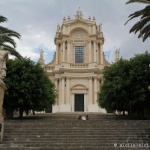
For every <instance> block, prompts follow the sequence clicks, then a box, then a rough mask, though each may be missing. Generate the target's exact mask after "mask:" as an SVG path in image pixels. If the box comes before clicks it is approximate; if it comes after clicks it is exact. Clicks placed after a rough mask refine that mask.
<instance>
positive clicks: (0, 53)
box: [0, 46, 9, 79]
mask: <svg viewBox="0 0 150 150" xmlns="http://www.w3.org/2000/svg"><path fill="white" fill-rule="evenodd" d="M8 54H9V52H8V51H5V50H4V47H3V46H0V78H1V79H3V78H4V77H5V76H6V69H7V68H6V61H7V59H8Z"/></svg>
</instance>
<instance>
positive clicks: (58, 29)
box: [57, 24, 60, 32]
mask: <svg viewBox="0 0 150 150" xmlns="http://www.w3.org/2000/svg"><path fill="white" fill-rule="evenodd" d="M57 32H60V25H59V24H58V25H57Z"/></svg>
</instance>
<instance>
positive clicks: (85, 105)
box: [84, 93, 87, 112]
mask: <svg viewBox="0 0 150 150" xmlns="http://www.w3.org/2000/svg"><path fill="white" fill-rule="evenodd" d="M84 112H87V93H85V94H84Z"/></svg>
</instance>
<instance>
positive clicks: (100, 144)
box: [0, 113, 150, 150]
mask: <svg viewBox="0 0 150 150" xmlns="http://www.w3.org/2000/svg"><path fill="white" fill-rule="evenodd" d="M81 115H84V113H82V114H81ZM88 115H89V120H87V121H82V120H77V116H78V113H69V114H68V113H56V114H37V115H35V116H25V117H24V118H23V119H21V120H20V119H17V118H16V119H13V120H5V125H4V140H3V142H1V143H0V150H4V149H5V150H30V149H36V150H55V149H60V150H69V149H71V150H78V149H79V150H92V149H95V150H96V149H97V150H116V149H117V150H120V149H121V150H130V149H132V150H133V149H134V150H138V149H140V150H150V120H136V119H131V118H129V117H128V116H119V115H113V114H100V113H88Z"/></svg>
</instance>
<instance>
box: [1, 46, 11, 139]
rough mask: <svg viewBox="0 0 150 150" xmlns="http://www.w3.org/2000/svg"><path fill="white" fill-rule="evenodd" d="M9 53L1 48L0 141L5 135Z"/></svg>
mask: <svg viewBox="0 0 150 150" xmlns="http://www.w3.org/2000/svg"><path fill="white" fill-rule="evenodd" d="M8 54H9V52H7V51H5V50H4V47H3V46H0V126H1V128H0V140H1V141H2V140H3V134H4V119H3V100H4V92H5V88H6V87H5V84H4V82H3V79H4V77H5V76H6V61H7V59H8Z"/></svg>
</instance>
